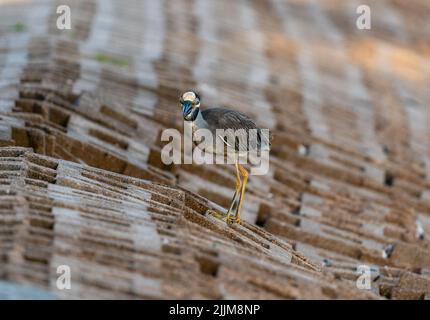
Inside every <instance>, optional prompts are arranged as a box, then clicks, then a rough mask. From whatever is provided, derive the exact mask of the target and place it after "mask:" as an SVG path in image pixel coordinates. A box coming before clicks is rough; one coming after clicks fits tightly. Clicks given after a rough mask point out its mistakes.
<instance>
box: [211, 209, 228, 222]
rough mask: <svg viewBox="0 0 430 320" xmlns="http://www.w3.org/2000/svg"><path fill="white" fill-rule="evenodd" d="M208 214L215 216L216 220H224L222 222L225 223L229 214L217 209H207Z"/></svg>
mask: <svg viewBox="0 0 430 320" xmlns="http://www.w3.org/2000/svg"><path fill="white" fill-rule="evenodd" d="M206 214H210V215H212V216H214V217H215V218H217V219H219V220H222V221H225V219H226V218H227V213H225V212H222V211H219V210H216V209H207V210H206Z"/></svg>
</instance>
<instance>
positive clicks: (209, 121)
mask: <svg viewBox="0 0 430 320" xmlns="http://www.w3.org/2000/svg"><path fill="white" fill-rule="evenodd" d="M180 103H181V106H182V115H183V118H184V121H189V122H191V124H192V132H193V134H194V133H195V132H196V130H199V129H206V130H209V131H210V132H211V134H212V137H215V139H214V140H213V146H210V147H209V148H206V149H205V150H204V151H205V152H211V153H212V154H214V155H217V154H221V153H222V155H223V156H224V157H225V158H228V159H229V160H230V161H229V163H234V164H235V167H236V188H235V193H234V195H233V199H232V201H231V203H230V206H229V209H228V210H227V212H220V211H218V210H215V209H208V210H207V213H208V214H211V215H213V216H215V217H217V218H219V219H221V220H223V221H226V222H227V223H240V221H241V220H240V210H241V208H242V201H243V197H244V193H245V186H246V182H247V180H248V176H249V173H248V171H247V170H246V169H245V167H244V166H243V165H242V164H243V163H246V162H247V159H248V156H250V155H251V153H252V154H255V153H256V152H257V153H258V152H261V151H269V150H270V146H271V140H272V136H271V134H270V132H268V131H264V130H262V129H260V128H259V127H258V126H257V125H256V124H255V122H254V121H253V120H252V119H251V118H250V117H248V116H247V115H245V114H243V113H241V112H239V111H235V110H230V109H226V108H209V109H205V110H200V97H199V95H198V94H197V93H195V92H193V91H188V92H185V93H184V94H182V96H181V97H180ZM217 129H219V130H223V135H220V134H219V130H218V132H217ZM266 132H267V133H266ZM193 141H194V139H193ZM217 145H222V146H223V148H222V150H220V149H221V148H217V147H216V146H217ZM197 147H200V144H197Z"/></svg>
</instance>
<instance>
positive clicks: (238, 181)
mask: <svg viewBox="0 0 430 320" xmlns="http://www.w3.org/2000/svg"><path fill="white" fill-rule="evenodd" d="M241 186H242V181H241V179H240V174H239V165H238V164H237V163H236V188H235V192H234V195H233V199H232V200H231V203H230V206H229V209H228V211H227V213H224V212H221V211H219V210H215V209H208V210H206V213H207V214H211V215H213V216H214V217H216V218H218V219H220V220H223V221H226V220H228V217H230V215H231V213H232V212H233V211H234V210H235V209H236V207H237V206H238V202H239V198H240V197H239V198H238V196H240V188H241Z"/></svg>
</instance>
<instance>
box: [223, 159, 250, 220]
mask: <svg viewBox="0 0 430 320" xmlns="http://www.w3.org/2000/svg"><path fill="white" fill-rule="evenodd" d="M236 167H237V168H238V170H239V172H240V173H241V174H242V177H243V181H242V186H241V187H242V188H241V190H240V195H239V203H238V205H237V208H236V210H235V211H236V212H235V214H234V215H232V214H231V212H229V214H228V215H227V222H228V223H234V222H236V223H240V210H241V208H242V201H243V196H244V194H245V187H246V182H247V181H248V175H249V174H248V171H246V169H245V168H244V167H242V166H241V165H238V164H236ZM237 191H239V190H237Z"/></svg>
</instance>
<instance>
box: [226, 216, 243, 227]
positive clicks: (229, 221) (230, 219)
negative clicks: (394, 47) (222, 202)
mask: <svg viewBox="0 0 430 320" xmlns="http://www.w3.org/2000/svg"><path fill="white" fill-rule="evenodd" d="M225 222H227V224H228V225H232V224H235V223H237V224H240V217H237V216H233V215H232V214H228V215H227V217H226V218H225Z"/></svg>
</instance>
